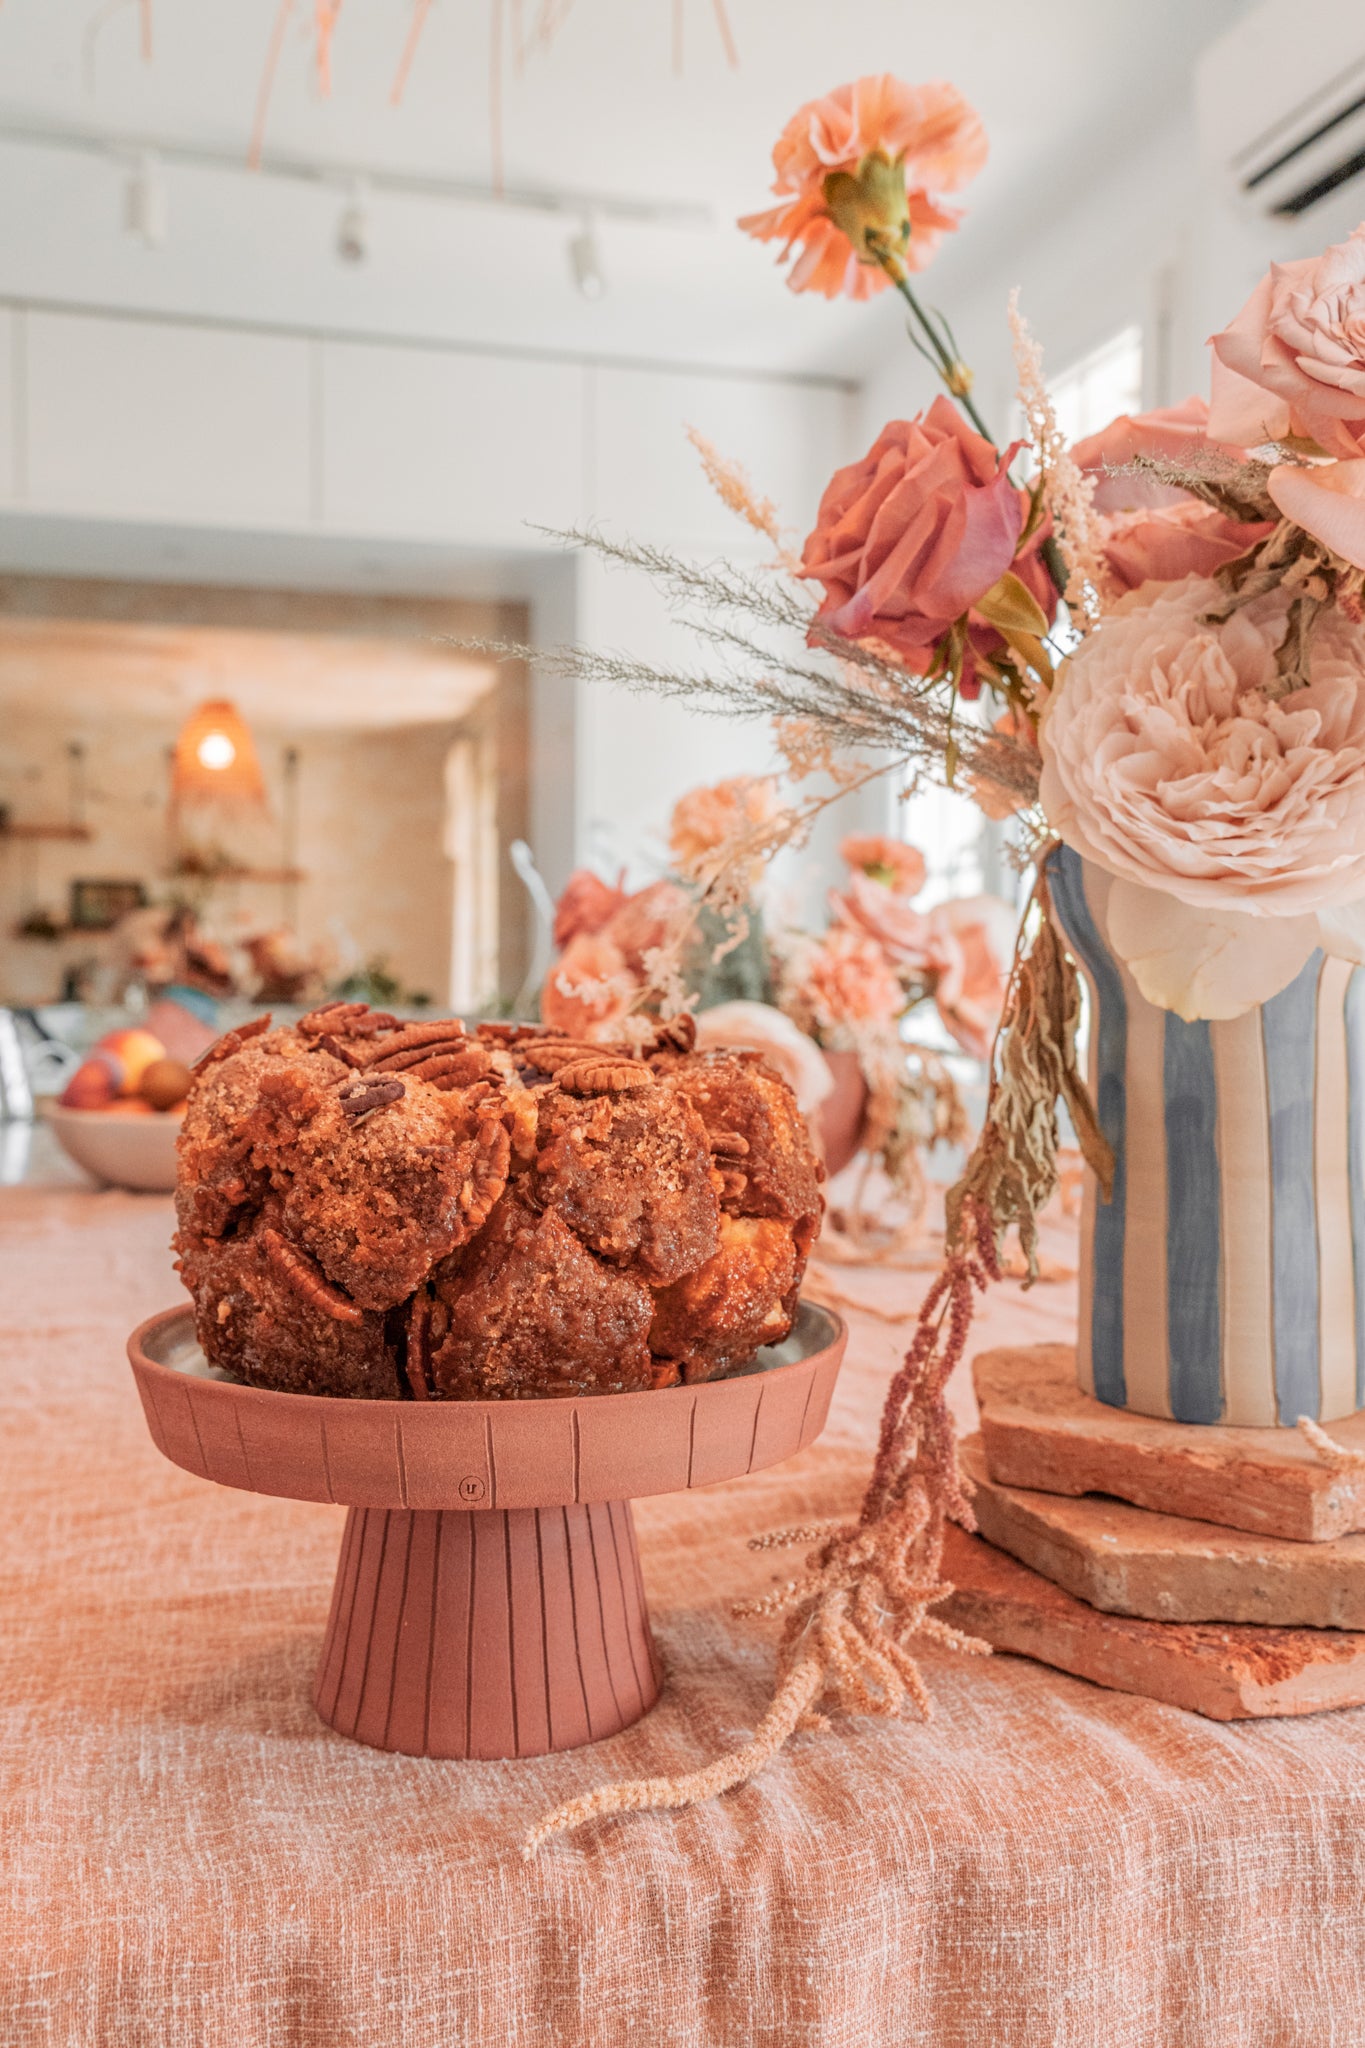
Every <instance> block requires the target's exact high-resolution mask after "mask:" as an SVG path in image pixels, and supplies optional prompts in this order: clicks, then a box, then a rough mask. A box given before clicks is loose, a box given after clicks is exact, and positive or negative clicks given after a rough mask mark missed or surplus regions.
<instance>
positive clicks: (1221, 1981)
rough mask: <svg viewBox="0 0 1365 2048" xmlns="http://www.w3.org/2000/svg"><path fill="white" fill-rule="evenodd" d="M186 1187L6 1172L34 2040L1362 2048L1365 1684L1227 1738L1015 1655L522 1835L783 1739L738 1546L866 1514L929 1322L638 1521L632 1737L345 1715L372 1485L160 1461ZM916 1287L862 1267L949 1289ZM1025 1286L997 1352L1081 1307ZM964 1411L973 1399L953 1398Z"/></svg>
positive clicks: (10, 1638) (952, 1669) (997, 1319)
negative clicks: (145, 1355)
mask: <svg viewBox="0 0 1365 2048" xmlns="http://www.w3.org/2000/svg"><path fill="white" fill-rule="evenodd" d="M169 1228H170V1211H169V1205H168V1204H167V1203H166V1202H164V1201H162V1200H160V1199H159V1198H154V1197H133V1196H124V1195H117V1194H112V1193H111V1194H102V1195H95V1194H89V1193H83V1192H79V1191H74V1190H72V1191H55V1190H54V1191H36V1190H11V1191H8V1192H5V1193H4V1194H0V1410H2V1412H0V1459H3V1494H2V1495H0V1502H2V1506H0V1545H3V1564H2V1566H0V1862H2V1863H3V1872H2V1874H0V2043H3V2044H4V2048H29V2044H39V2043H42V2044H54V2048H55V2044H62V2048H67V2044H70V2048H78V2044H79V2048H293V2044H308V2048H618V2044H623V2043H631V2044H633V2043H636V2042H643V2043H648V2044H650V2048H684V2044H685V2048H713V2044H714V2048H806V2044H816V2043H819V2044H821V2048H883V2044H884V2048H914V2044H920V2043H925V2044H934V2048H968V2044H970V2048H986V2044H989V2048H1100V2044H1103V2048H1186V2044H1189V2048H1194V2044H1199V2048H1345V2044H1355V2043H1360V2042H1365V1709H1360V1710H1356V1711H1353V1712H1348V1713H1342V1714H1335V1715H1332V1714H1329V1715H1321V1716H1316V1717H1311V1718H1308V1719H1305V1720H1298V1721H1279V1722H1270V1723H1262V1724H1260V1725H1249V1724H1242V1725H1233V1726H1219V1725H1215V1724H1213V1723H1211V1722H1207V1721H1203V1720H1200V1719H1198V1718H1196V1717H1195V1716H1193V1715H1189V1714H1184V1713H1181V1712H1179V1711H1177V1710H1175V1709H1172V1708H1169V1707H1163V1706H1158V1705H1155V1704H1153V1703H1152V1702H1150V1701H1146V1700H1140V1699H1133V1698H1129V1697H1126V1696H1124V1695H1122V1694H1118V1693H1109V1692H1105V1691H1102V1690H1100V1689H1099V1688H1097V1687H1094V1686H1091V1685H1087V1684H1085V1683H1083V1682H1081V1681H1079V1680H1073V1679H1070V1678H1066V1677H1064V1676H1062V1675H1060V1674H1058V1673H1056V1672H1052V1671H1049V1670H1046V1669H1045V1668H1043V1667H1042V1666H1039V1665H1036V1664H1031V1663H1028V1662H1025V1661H1022V1660H1019V1659H1015V1658H1010V1657H999V1658H989V1659H980V1660H972V1661H970V1662H966V1661H960V1660H955V1659H954V1658H953V1657H951V1656H950V1655H948V1654H944V1653H933V1652H931V1653H930V1654H929V1656H928V1657H927V1658H926V1666H927V1669H928V1673H929V1677H930V1681H931V1684H932V1689H933V1692H934V1696H935V1699H936V1701H937V1713H936V1716H935V1718H934V1720H933V1722H932V1723H931V1724H929V1725H928V1726H923V1725H920V1724H917V1723H914V1722H910V1721H895V1722H883V1721H874V1720H857V1721H851V1722H843V1723H840V1724H836V1726H835V1727H834V1728H833V1730H832V1731H831V1732H830V1733H827V1734H823V1735H819V1734H803V1735H799V1736H797V1737H796V1738H795V1739H794V1740H793V1741H792V1743H791V1744H790V1746H789V1748H788V1749H787V1751H786V1752H785V1754H783V1755H782V1756H781V1757H780V1758H779V1759H778V1760H777V1762H776V1763H775V1764H773V1765H772V1766H771V1767H770V1768H769V1769H768V1770H767V1771H765V1772H764V1773H763V1775H762V1776H761V1777H760V1778H759V1779H758V1780H756V1781H755V1783H753V1784H752V1785H750V1786H747V1787H744V1788H742V1789H740V1790H739V1791H737V1792H735V1793H732V1794H730V1795H728V1796H726V1797H725V1798H723V1799H720V1800H717V1801H714V1802H712V1803H711V1804H710V1805H708V1806H706V1807H704V1808H701V1809H698V1810H695V1811H691V1812H685V1813H681V1814H675V1815H674V1814H654V1815H646V1816H643V1817H633V1818H627V1819H623V1820H617V1821H612V1822H608V1823H603V1824H600V1825H597V1826H595V1827H593V1828H590V1829H588V1830H585V1831H584V1832H583V1833H582V1834H580V1835H576V1836H573V1837H570V1838H569V1839H567V1840H565V1841H562V1842H560V1843H558V1844H556V1845H554V1846H552V1847H550V1848H549V1849H547V1850H546V1851H545V1852H543V1853H542V1855H541V1856H540V1858H539V1859H538V1860H537V1861H536V1862H534V1863H532V1864H526V1863H524V1862H523V1860H522V1857H521V1854H520V1842H521V1837H522V1835H523V1833H524V1831H525V1829H526V1828H527V1827H528V1825H529V1824H530V1823H531V1822H532V1821H534V1820H535V1819H537V1818H538V1817H539V1816H540V1815H541V1814H542V1813H543V1812H544V1811H545V1810H546V1809H547V1808H548V1807H551V1806H553V1805H555V1804H557V1803H558V1802H559V1801H560V1800H562V1799H565V1798H568V1797H570V1796H572V1795H573V1794H574V1793H576V1792H578V1791H582V1790H586V1789H588V1788H589V1787H591V1786H593V1785H596V1784H598V1783H600V1782H602V1780H603V1779H604V1778H606V1777H608V1776H618V1775H628V1776H637V1775H645V1774H653V1773H656V1772H663V1771H670V1772H676V1771H679V1770H684V1769H687V1768H689V1767H691V1766H693V1765H695V1764H698V1763H701V1762H703V1761H705V1760H706V1759H708V1758H710V1757H711V1756H713V1755H714V1754H715V1753H716V1751H717V1749H718V1748H719V1747H720V1746H721V1745H724V1744H729V1743H732V1742H734V1741H735V1740H736V1739H739V1738H742V1737H743V1735H744V1734H745V1733H747V1732H748V1731H749V1730H750V1729H751V1728H752V1727H753V1724H754V1722H755V1720H756V1718H757V1717H758V1715H759V1714H760V1712H761V1711H762V1708H763V1705H764V1703H765V1701H766V1698H767V1693H768V1687H769V1682H770V1677H771V1671H772V1652H771V1640H770V1638H768V1637H765V1635H764V1633H763V1632H762V1631H761V1630H758V1629H756V1628H755V1627H754V1625H753V1624H751V1623H741V1622H736V1621H733V1620H732V1619H731V1618H730V1616H729V1612H728V1604H729V1601H730V1599H731V1598H733V1597H734V1596H735V1595H737V1594H739V1593H743V1592H749V1591H752V1590H756V1589H759V1588H761V1587H762V1586H764V1585H765V1584H766V1583H768V1582H769V1581H770V1580H771V1579H772V1578H773V1577H774V1576H775V1573H776V1570H777V1569H780V1567H781V1565H782V1563H783V1560H782V1558H781V1556H780V1554H779V1556H778V1557H777V1559H776V1560H775V1559H774V1557H773V1555H772V1554H771V1553H767V1554H765V1553H758V1554H754V1553H751V1552H749V1551H747V1550H746V1548H745V1538H746V1537H748V1536H749V1535H751V1534H753V1533H755V1532H758V1531H762V1530H764V1529H769V1528H773V1527H776V1526H780V1525H782V1524H783V1523H788V1522H791V1521H794V1520H797V1519H800V1520H807V1519H811V1518H814V1517H820V1516H826V1515H830V1514H836V1513H840V1512H842V1511H845V1510H847V1509H848V1508H850V1507H851V1506H852V1505H853V1503H854V1502H855V1501H856V1498H857V1495H858V1491H859V1487H860V1484H861V1481H862V1478H863V1476H864V1473H865V1470H866V1461H867V1455H868V1447H869V1445H870V1442H871V1439H872V1435H873V1431H874V1426H875V1418H876V1414H877V1409H878V1405H879V1401H880V1396H881V1392H882V1389H883V1387H884V1385H885V1381H886V1377H887V1374H888V1372H889V1370H890V1368H891V1365H892V1363H893V1360H894V1358H895V1356H896V1353H897V1350H898V1340H899V1339H900V1338H902V1337H903V1331H901V1332H898V1331H897V1330H896V1329H894V1328H891V1327H889V1326H888V1325H886V1324H885V1323H880V1322H875V1321H872V1320H867V1319H863V1318H860V1317H856V1316H855V1317H853V1318H852V1319H851V1320H852V1321H853V1323H854V1335H853V1341H852V1345H851V1351H850V1358H849V1363H848V1366H847V1367H846V1369H845V1373H844V1376H843V1380H842V1383H841V1386H840V1389H839V1392H838V1394H837V1396H836V1406H835V1410H834V1413H833V1415H832V1417H831V1422H830V1426H829V1429H828V1431H827V1433H826V1436H825V1438H824V1439H823V1440H822V1442H821V1443H820V1444H819V1445H818V1446H817V1447H816V1448H815V1449H814V1450H813V1451H810V1452H807V1453H805V1454H804V1455H803V1456H802V1457H801V1458H799V1459H797V1460H794V1461H793V1462H792V1463H790V1464H789V1465H787V1466H784V1467H781V1468H778V1469H776V1470H774V1471H771V1472H767V1473H763V1474H760V1475H757V1476H755V1477H754V1478H752V1479H747V1480H743V1481H739V1482H736V1483H735V1484H733V1485H728V1486H723V1487H719V1488H716V1489H714V1490H711V1491H709V1492H706V1493H704V1494H699V1495H692V1496H686V1497H685V1496H678V1497H673V1498H669V1499H664V1500H656V1501H650V1502H645V1503H642V1504H641V1505H640V1506H639V1507H638V1508H637V1510H636V1513H637V1520H638V1525H639V1530H640V1542H641V1550H642V1553H643V1558H644V1567H645V1574H646V1579H647V1582H648V1586H649V1591H650V1595H651V1600H652V1605H653V1612H654V1619H655V1626H656V1632H657V1635H658V1639H659V1643H660V1648H661V1650H662V1652H663V1656H664V1659H665V1662H666V1664H667V1667H668V1680H667V1685H666V1688H665V1692H664V1696H663V1699H662V1700H661V1702H660V1704H659V1705H658V1707H657V1708H656V1709H655V1710H654V1711H653V1713H651V1714H650V1715H649V1716H648V1717H647V1718H646V1719H645V1720H644V1721H643V1722H641V1723H640V1724H639V1725H638V1726H637V1727H635V1728H633V1729H631V1730H629V1731H628V1732H627V1733H626V1734H624V1735H621V1736H618V1737H616V1738H615V1739H614V1740H612V1741H610V1742H607V1743H604V1744H601V1745H600V1746H599V1747H597V1748H594V1749H585V1750H579V1751H576V1752H573V1753H569V1754H564V1755H560V1756H556V1757H549V1758H545V1759H541V1760H537V1761H533V1762H522V1763H515V1764H490V1763H476V1764H467V1763H461V1764H450V1763H428V1762H422V1761H416V1760H412V1759H409V1758H404V1757H397V1756H386V1755H382V1754H379V1753H377V1752H375V1751H371V1750H366V1749H363V1748H361V1747H359V1746H357V1745H355V1744H352V1743H348V1742H346V1741H344V1740H343V1739H341V1738H340V1737H338V1736H337V1735H335V1734H333V1733H332V1732H331V1731H330V1730H329V1729H327V1728H324V1727H323V1726H322V1725H321V1724H320V1723H319V1722H318V1720H317V1719H316V1717H315V1716H314V1714H313V1711H312V1707H311V1705H310V1703H309V1694H310V1686H311V1680H312V1674H313V1666H314V1663H315V1660H316V1656H317V1651H318V1645H319V1640H320V1636H321V1632H322V1627H323V1622H324V1619H325V1616H326V1609H327V1600H328V1595H329V1589H330V1584H331V1578H332V1573H333V1569H334V1566H335V1562H336V1556H337V1550H338V1545H339V1541H340V1536H341V1526H342V1513H341V1511H340V1510H338V1509H335V1508H329V1507H314V1506H305V1505H299V1504H294V1503H291V1502H287V1501H279V1500H267V1499H260V1498H257V1497H255V1496H253V1495H251V1494H246V1493H238V1492H232V1491H228V1490H225V1489H220V1488H217V1487H214V1486H210V1485H207V1484H205V1483H203V1482H201V1481H198V1480H196V1479H193V1478H192V1477H190V1476H189V1475H188V1474H186V1473H183V1472H181V1471H178V1470H177V1469H175V1468H174V1467H172V1466H170V1465H168V1464H166V1463H164V1462H163V1461H162V1460H161V1458H160V1457H159V1456H158V1455H157V1453H156V1452H155V1450H154V1449H153V1447H152V1444H151V1442H150V1440H149V1438H148V1436H147V1433H146V1430H145V1427H144V1425H143V1421H142V1416H141V1411H140V1408H139V1405H138V1402H137V1398H136V1394H135V1391H134V1388H133V1384H132V1379H131V1375H130V1373H129V1370H128V1367H127V1364H126V1363H125V1360H124V1354H123V1343H124V1339H125V1336H126V1334H127V1332H128V1330H129V1329H130V1328H131V1327H132V1325H133V1324H134V1323H135V1322H136V1321H138V1320H139V1319H140V1318H141V1317H142V1316H144V1315H146V1314H148V1313H150V1312H151V1311H152V1310H154V1309H156V1308H159V1307H162V1306H165V1305H167V1304H168V1303H170V1302H173V1301H174V1300H175V1299H176V1298H177V1283H176V1281H175V1280H174V1278H173V1276H172V1274H171V1271H170V1261H169V1255H168V1253H167V1251H166V1249H165V1246H166V1239H167V1236H168V1233H169ZM923 1284H924V1282H923V1280H922V1279H921V1278H919V1277H917V1276H913V1275H912V1276H907V1275H905V1274H891V1273H882V1274H879V1275H871V1274H867V1273H864V1272H858V1273H853V1274H849V1275H845V1276H843V1285H844V1286H845V1287H846V1289H847V1291H848V1292H849V1293H860V1294H861V1293H866V1295H867V1298H869V1299H872V1298H874V1296H875V1298H876V1299H877V1300H879V1301H880V1302H881V1303H882V1305H883V1306H886V1305H890V1304H893V1303H894V1304H897V1305H899V1303H900V1302H901V1301H902V1300H904V1301H906V1302H908V1303H912V1302H913V1299H914V1297H915V1296H916V1295H917V1293H918V1292H919V1291H920V1290H921V1288H922V1286H923ZM1073 1318H1074V1290H1073V1289H1072V1288H1070V1287H1066V1286H1052V1287H1040V1288H1038V1289H1036V1290H1035V1291H1034V1292H1033V1293H1031V1294H1030V1295H1027V1296H1021V1295H1020V1294H1019V1293H1018V1291H1017V1290H1015V1289H1009V1288H1006V1289H1000V1290H997V1300H996V1301H995V1303H994V1304H992V1306H991V1307H990V1309H989V1311H988V1312H987V1313H986V1314H985V1315H984V1316H983V1318H982V1321H981V1324H980V1326H979V1341H980V1343H981V1345H983V1346H984V1345H986V1344H998V1343H1001V1342H1005V1341H1009V1340H1010V1339H1012V1338H1013V1339H1017V1340H1019V1341H1033V1340H1036V1339H1041V1338H1055V1337H1059V1336H1064V1335H1066V1334H1068V1331H1069V1326H1070V1324H1071V1322H1072V1320H1073ZM961 1398H962V1399H963V1400H964V1402H965V1401H967V1400H968V1399H969V1396H967V1395H966V1394H965V1393H964V1394H963V1395H962V1396H961Z"/></svg>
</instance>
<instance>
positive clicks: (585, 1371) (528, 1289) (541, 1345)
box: [428, 1193, 677, 1400]
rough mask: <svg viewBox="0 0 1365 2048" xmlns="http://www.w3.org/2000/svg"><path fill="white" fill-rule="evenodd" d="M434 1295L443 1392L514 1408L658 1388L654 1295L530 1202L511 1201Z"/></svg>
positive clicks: (437, 1382) (438, 1279) (452, 1263)
mask: <svg viewBox="0 0 1365 2048" xmlns="http://www.w3.org/2000/svg"><path fill="white" fill-rule="evenodd" d="M433 1289H434V1294H435V1299H434V1301H433V1303H432V1309H431V1321H430V1329H429V1338H428V1342H429V1347H430V1348H429V1364H428V1370H429V1373H430V1378H431V1385H432V1390H433V1392H434V1393H436V1394H437V1395H441V1394H446V1395H455V1396H456V1397H458V1398H463V1399H465V1400H471V1399H478V1400H490V1399H503V1400H508V1399H517V1398H522V1399H525V1398H528V1397H529V1398H536V1397H542V1396H544V1395H547V1394H611V1393H624V1392H627V1391H629V1390H631V1389H638V1388H643V1387H650V1386H654V1385H656V1384H658V1381H657V1378H656V1372H655V1366H654V1361H653V1360H652V1359H651V1357H650V1355H649V1346H648V1344H647V1342H646V1338H647V1335H648V1331H649V1324H650V1317H651V1316H652V1314H653V1309H654V1304H653V1300H652V1298H651V1296H650V1292H649V1289H648V1288H647V1287H646V1286H644V1284H643V1283H642V1282H641V1281H639V1280H637V1279H635V1278H634V1277H633V1276H631V1275H630V1274H627V1273H622V1272H618V1271H617V1270H616V1269H615V1268H613V1267H611V1266H607V1265H604V1264H603V1263H602V1262H601V1261H600V1260H598V1259H595V1258H594V1257H593V1256H592V1254H591V1252H588V1251H585V1250H584V1248H583V1246H582V1245H581V1244H580V1243H579V1241H578V1239H577V1238H576V1237H575V1236H574V1234H573V1232H572V1231H571V1230H570V1229H569V1228H568V1226H567V1225H566V1224H565V1223H564V1222H563V1221H562V1220H561V1218H560V1217H559V1216H558V1215H556V1214H555V1212H554V1211H553V1210H547V1211H545V1212H543V1213H541V1214H539V1215H538V1214H537V1213H536V1211H535V1210H534V1209H532V1208H531V1207H530V1206H529V1205H528V1204H527V1203H526V1202H524V1201H523V1200H522V1198H521V1196H520V1195H519V1194H516V1193H511V1194H508V1195H505V1196H504V1197H503V1199H502V1201H501V1202H500V1203H499V1204H498V1206H497V1208H496V1209H495V1210H494V1211H493V1214H492V1216H491V1217H490V1218H489V1221H488V1226H487V1228H486V1229H485V1230H484V1231H483V1232H482V1233H481V1235H480V1236H479V1237H478V1238H477V1239H476V1240H475V1242H474V1243H473V1244H471V1245H470V1246H469V1247H468V1248H467V1249H466V1250H465V1251H463V1252H457V1253H456V1254H455V1256H454V1258H451V1259H447V1260H446V1261H445V1262H444V1263H443V1264H442V1265H441V1266H440V1267H438V1268H437V1271H436V1273H435V1275H434V1276H433ZM676 1377H677V1375H676V1373H673V1374H668V1375H665V1383H667V1380H668V1379H676Z"/></svg>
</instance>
